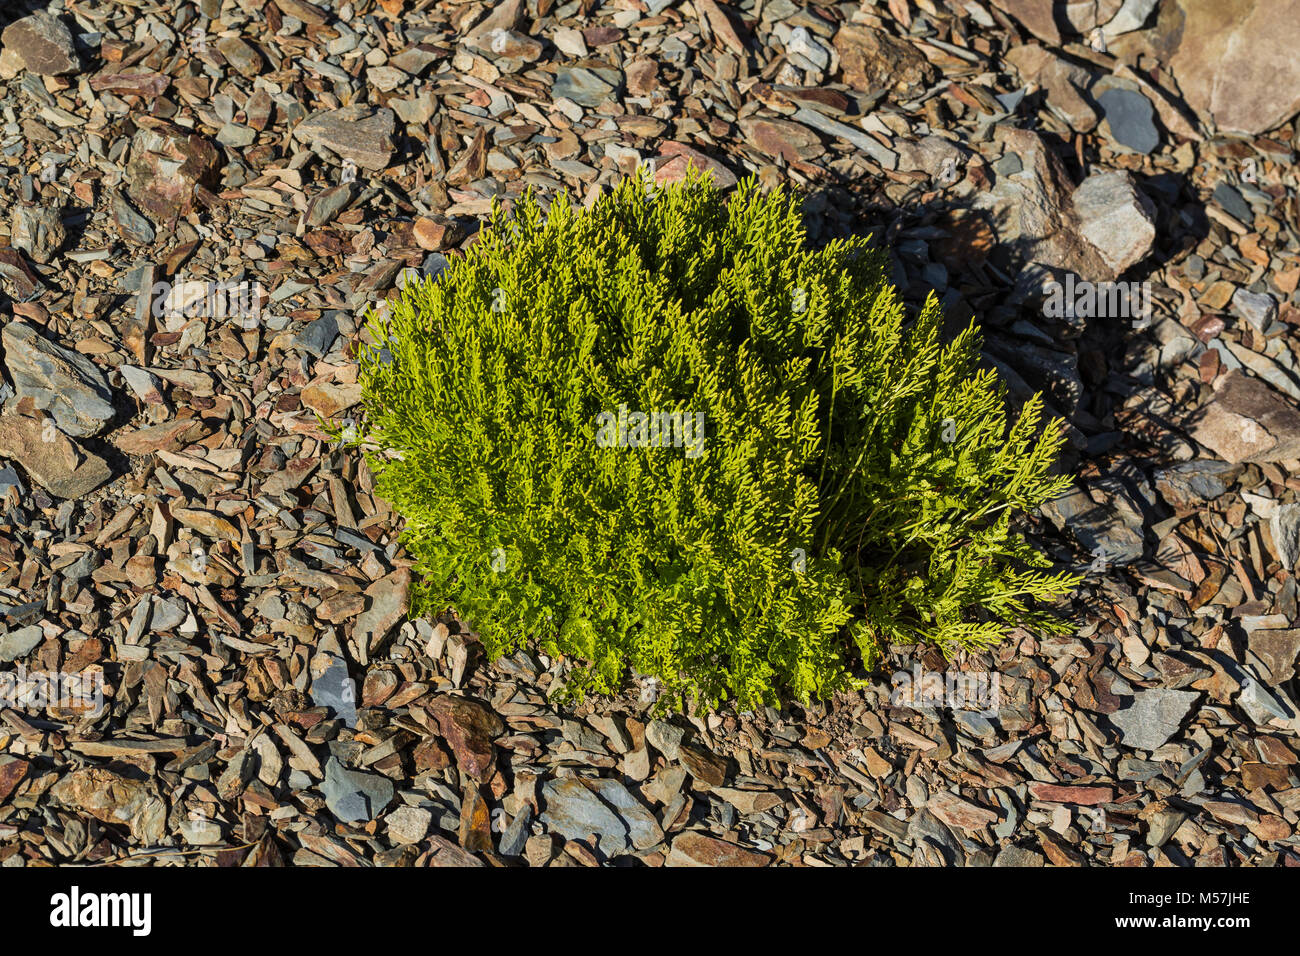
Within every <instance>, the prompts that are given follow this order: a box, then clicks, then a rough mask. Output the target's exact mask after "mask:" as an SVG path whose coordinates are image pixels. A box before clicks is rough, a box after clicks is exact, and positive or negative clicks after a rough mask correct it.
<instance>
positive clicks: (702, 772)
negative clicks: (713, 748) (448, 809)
mask: <svg viewBox="0 0 1300 956" xmlns="http://www.w3.org/2000/svg"><path fill="white" fill-rule="evenodd" d="M680 757H681V761H682V763H683V764H684V765H685V766H686V769H687V770H688V771H689V772H690V775H691V776H692V777H694V778H695V782H696V783H697V784H699V785H701V789H708V788H711V787H720V786H722V784H723V783H725V782H726V779H727V762H726V761H725V760H723V759H722V758H721V757H719V756H717V755H716V754H713V753H710V752H709V751H707V750H705V749H704V748H703V747H694V746H691V745H689V744H683V745H682V747H681V753H680Z"/></svg>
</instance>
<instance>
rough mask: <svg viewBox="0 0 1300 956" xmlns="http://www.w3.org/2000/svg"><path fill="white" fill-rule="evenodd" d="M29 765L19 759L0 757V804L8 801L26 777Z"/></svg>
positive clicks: (6, 755)
mask: <svg viewBox="0 0 1300 956" xmlns="http://www.w3.org/2000/svg"><path fill="white" fill-rule="evenodd" d="M30 767H31V764H30V763H28V762H27V761H26V760H23V759H22V758H21V757H11V756H9V755H8V754H5V755H4V756H0V803H4V802H5V801H6V800H8V799H9V797H10V795H11V794H12V793H13V792H14V791H15V790H16V789H18V785H19V784H20V783H22V782H23V778H24V777H26V776H27V771H28V769H30Z"/></svg>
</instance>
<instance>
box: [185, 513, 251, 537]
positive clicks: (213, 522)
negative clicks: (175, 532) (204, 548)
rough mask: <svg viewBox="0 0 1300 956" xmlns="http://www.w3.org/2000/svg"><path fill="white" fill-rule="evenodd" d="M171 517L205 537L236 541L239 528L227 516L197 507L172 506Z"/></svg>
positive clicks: (238, 535)
mask: <svg viewBox="0 0 1300 956" xmlns="http://www.w3.org/2000/svg"><path fill="white" fill-rule="evenodd" d="M172 517H173V518H175V519H176V520H177V521H179V522H180V523H181V524H183V525H185V527H187V528H192V529H193V530H195V531H197V532H198V533H199V534H201V535H203V537H205V538H212V539H213V540H220V541H238V540H239V538H240V533H239V529H238V528H236V527H235V525H234V524H233V523H232V522H231V521H230V519H228V518H223V517H222V516H221V515H219V514H214V513H212V512H211V511H203V510H201V509H199V508H172Z"/></svg>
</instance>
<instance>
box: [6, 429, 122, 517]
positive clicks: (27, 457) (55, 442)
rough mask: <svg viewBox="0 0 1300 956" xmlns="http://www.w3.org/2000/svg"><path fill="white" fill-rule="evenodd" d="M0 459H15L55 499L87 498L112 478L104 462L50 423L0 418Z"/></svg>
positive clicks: (106, 463)
mask: <svg viewBox="0 0 1300 956" xmlns="http://www.w3.org/2000/svg"><path fill="white" fill-rule="evenodd" d="M47 439H48V440H47ZM0 457H5V458H13V459H16V460H17V461H18V463H19V464H20V465H22V466H23V468H25V469H26V470H27V474H29V475H30V476H31V477H32V480H33V481H35V482H36V483H37V484H38V485H40V486H41V487H42V488H44V489H45V490H46V491H48V492H49V493H50V494H52V495H54V496H55V497H58V498H80V497H82V496H84V495H88V494H90V492H92V491H94V490H95V489H96V488H98V487H99V486H100V485H102V484H104V483H105V482H106V481H109V480H110V479H112V477H113V473H112V471H111V470H110V469H109V467H108V462H106V461H104V459H102V458H100V457H99V456H98V455H95V454H93V453H91V452H88V451H86V450H85V449H84V448H82V447H80V446H79V445H77V444H76V443H75V442H73V441H72V439H70V438H69V437H68V436H67V435H65V434H63V432H61V431H59V430H58V429H57V428H56V427H55V426H54V422H53V420H47V421H44V422H42V421H38V420H37V419H35V418H27V417H26V416H24V415H15V414H12V413H4V414H0Z"/></svg>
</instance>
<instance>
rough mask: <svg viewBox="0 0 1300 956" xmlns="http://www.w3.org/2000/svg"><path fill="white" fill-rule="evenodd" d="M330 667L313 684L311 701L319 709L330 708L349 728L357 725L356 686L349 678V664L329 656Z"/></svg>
mask: <svg viewBox="0 0 1300 956" xmlns="http://www.w3.org/2000/svg"><path fill="white" fill-rule="evenodd" d="M326 656H329V655H326ZM329 661H330V664H329V667H327V668H326V669H325V672H324V673H323V674H321V675H320V677H317V678H316V679H315V680H314V681H312V682H311V691H310V695H311V701H312V703H313V704H315V705H316V706H317V707H329V708H331V709H332V710H333V711H334V713H336V714H337V715H338V716H339V717H340V718H341V719H342V720H343V722H344V723H345V724H347V725H348V726H349V727H355V726H356V725H357V692H356V685H355V683H354V682H353V680H352V678H351V677H349V676H348V667H347V664H346V663H345V662H344V661H343V660H342V659H341V658H338V657H332V656H329Z"/></svg>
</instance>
